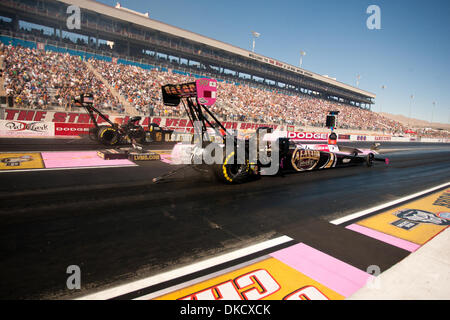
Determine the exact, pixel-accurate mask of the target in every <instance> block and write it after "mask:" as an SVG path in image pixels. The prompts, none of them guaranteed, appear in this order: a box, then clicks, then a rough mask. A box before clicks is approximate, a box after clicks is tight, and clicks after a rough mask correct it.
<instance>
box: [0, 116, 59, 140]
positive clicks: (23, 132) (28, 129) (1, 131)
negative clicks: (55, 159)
mask: <svg viewBox="0 0 450 320" xmlns="http://www.w3.org/2000/svg"><path fill="white" fill-rule="evenodd" d="M54 132H55V129H54V123H48V122H43V121H16V120H13V121H10V120H0V136H3V137H31V136H36V137H39V136H40V137H52V136H53V135H54Z"/></svg>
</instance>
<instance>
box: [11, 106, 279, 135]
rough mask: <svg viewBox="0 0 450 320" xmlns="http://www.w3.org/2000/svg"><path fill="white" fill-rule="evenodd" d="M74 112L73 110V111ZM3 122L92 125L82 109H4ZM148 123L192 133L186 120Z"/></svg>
mask: <svg viewBox="0 0 450 320" xmlns="http://www.w3.org/2000/svg"><path fill="white" fill-rule="evenodd" d="M74 110H75V109H74ZM105 116H106V117H107V118H108V119H109V120H111V121H112V122H114V123H118V124H123V123H126V122H127V121H128V120H129V119H130V117H129V116H113V115H105ZM4 119H5V120H16V121H43V122H53V123H73V124H92V121H91V119H90V117H89V115H88V114H87V113H86V112H85V111H84V110H83V109H81V108H80V109H77V110H76V112H75V111H73V112H57V111H42V110H41V111H36V110H20V109H13V108H6V109H5V112H4ZM96 121H97V122H98V124H100V125H101V124H105V123H106V121H105V120H103V119H102V118H101V117H99V116H98V115H96ZM150 123H156V124H158V125H159V126H161V127H165V128H168V129H171V130H177V131H182V132H191V131H193V130H192V128H193V125H192V123H191V122H190V121H189V119H187V118H172V117H142V120H141V121H140V125H142V126H144V127H146V126H148V125H149V124H150ZM222 125H223V126H224V127H225V128H226V129H233V130H256V129H257V128H259V127H270V128H273V129H274V130H276V129H279V126H278V125H275V124H264V123H253V122H238V121H223V122H222Z"/></svg>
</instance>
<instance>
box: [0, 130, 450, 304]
mask: <svg viewBox="0 0 450 320" xmlns="http://www.w3.org/2000/svg"><path fill="white" fill-rule="evenodd" d="M83 143H84V144H83ZM348 145H354V146H360V147H363V146H365V147H367V146H369V144H367V143H362V144H361V143H360V144H350V143H349V144H348ZM162 147H163V146H160V145H155V146H154V148H155V149H160V148H162ZM94 149H98V146H95V145H93V144H92V143H90V144H89V143H88V144H86V143H85V142H82V141H75V140H70V141H69V140H64V141H63V140H58V141H54V140H45V141H44V140H33V142H32V143H30V142H29V140H22V139H19V140H13V139H0V150H1V151H2V152H6V151H10V152H11V151H49V150H94ZM381 149H382V152H383V153H385V154H386V155H387V156H388V157H389V159H390V165H389V166H386V165H384V164H383V163H376V164H375V165H374V167H372V168H367V167H366V166H355V167H348V168H339V169H329V170H322V171H312V172H306V173H298V174H286V175H285V176H276V177H263V178H261V179H259V180H257V181H253V182H250V183H246V184H242V185H233V186H229V185H223V184H220V183H218V182H216V181H215V180H214V179H212V178H211V177H208V176H205V175H202V174H200V173H198V172H196V171H193V170H192V169H187V170H186V171H184V172H182V173H180V174H178V175H176V176H174V177H173V178H172V179H170V180H168V181H166V182H164V183H160V184H153V183H152V182H151V179H152V178H153V177H156V176H158V175H160V174H162V173H165V172H167V171H169V170H170V169H172V167H171V166H169V165H168V164H166V163H163V162H159V161H152V162H143V163H138V164H139V166H135V167H118V168H101V169H100V168H96V169H79V170H52V171H35V172H32V171H31V172H3V173H0V181H1V184H0V203H1V204H2V205H1V208H0V221H1V223H0V254H1V256H2V260H1V263H0V274H1V278H2V285H1V286H0V298H1V299H35V298H38V299H42V298H44V299H52V298H75V297H79V296H83V295H86V294H89V293H92V292H95V291H99V290H102V289H106V288H108V287H111V286H115V285H117V284H121V283H125V282H128V281H132V280H135V279H139V278H142V277H147V276H150V275H155V274H158V273H161V272H164V271H167V270H171V269H174V268H176V267H179V266H183V265H187V264H190V263H192V262H195V261H199V260H202V259H205V258H209V257H212V256H215V255H218V254H222V253H226V252H230V251H232V250H235V249H238V248H241V247H244V246H247V245H249V244H252V243H255V242H257V241H263V240H267V239H271V238H274V237H276V236H278V235H288V236H291V237H293V238H296V239H297V238H305V239H308V241H310V242H314V244H315V246H316V247H318V248H320V247H321V246H325V245H326V244H325V242H327V241H328V242H329V239H330V238H332V237H333V234H334V232H335V229H333V227H332V226H331V224H329V223H328V222H327V221H331V220H333V219H337V218H339V217H343V216H345V215H348V214H350V213H353V212H356V211H359V210H362V209H365V208H368V207H371V206H375V205H378V204H381V203H384V202H388V201H392V200H395V199H398V198H400V197H403V196H405V195H409V194H412V193H415V192H418V191H421V190H424V189H427V188H431V187H434V186H436V185H439V184H442V183H446V182H448V181H450V146H449V145H448V144H420V143H382V147H381ZM310 226H311V227H310ZM348 232H351V231H348ZM342 241H343V242H342V243H337V244H336V247H335V248H334V249H333V250H334V253H335V255H337V256H339V258H341V259H342V260H343V261H345V260H347V261H348V260H351V259H352V256H354V255H357V254H360V255H361V254H363V253H362V252H363V251H364V250H366V249H367V248H368V247H370V246H373V248H374V250H375V251H376V250H384V252H385V253H386V252H387V254H385V255H384V256H383V257H381V256H380V257H375V258H374V259H377V261H376V263H377V264H378V265H380V266H382V267H383V266H390V265H392V264H393V263H395V262H396V261H398V260H400V259H402V258H403V257H404V256H405V253H403V251H402V250H396V249H385V248H384V247H383V246H382V245H381V244H375V243H374V242H370V240H363V239H362V238H361V244H360V245H359V244H355V243H354V245H351V244H350V243H349V242H348V241H347V242H345V236H344V237H343V238H342ZM349 241H350V240H349ZM373 241H374V240H373ZM338 244H339V245H340V247H339V248H337V245H338ZM342 244H344V245H342ZM328 246H329V245H328ZM368 259H369V258H367V261H363V262H360V263H361V264H366V263H367V264H366V265H369V264H371V263H372V262H373V261H369V260H368ZM363 260H364V259H363ZM372 264H373V263H372ZM70 265H78V266H80V268H81V272H82V288H81V290H72V291H70V290H68V289H67V288H66V280H67V277H68V274H67V273H66V269H67V267H68V266H70ZM357 267H360V268H361V269H364V268H365V266H364V265H361V266H357Z"/></svg>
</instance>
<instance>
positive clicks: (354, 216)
mask: <svg viewBox="0 0 450 320" xmlns="http://www.w3.org/2000/svg"><path fill="white" fill-rule="evenodd" d="M449 185H450V182H447V183H444V184H441V185H438V186H436V187H433V188H430V189H427V190H423V191H420V192H417V193H414V194H411V195H409V196H406V197H403V198H400V199H397V200H394V201H390V202H386V203H383V204H380V205H378V206H375V207H372V208H369V209H366V210H363V211H359V212H355V213H352V214H349V215H348V216H345V217H342V218H339V219H335V220H333V221H330V223H332V224H335V225H339V224H343V223H345V222H347V221H350V220H353V219H357V218H361V217H363V216H365V215H368V214H370V213H372V212H374V211H378V210H381V209H384V208H387V207H390V206H393V205H396V204H398V203H401V202H403V201H407V200H410V199H413V198H417V197H420V196H421V195H424V194H426V193H429V192H433V191H435V190H438V189H441V188H445V187H447V186H449Z"/></svg>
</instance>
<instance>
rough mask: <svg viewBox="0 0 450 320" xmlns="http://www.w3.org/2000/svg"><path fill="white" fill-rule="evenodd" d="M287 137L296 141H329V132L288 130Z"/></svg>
mask: <svg viewBox="0 0 450 320" xmlns="http://www.w3.org/2000/svg"><path fill="white" fill-rule="evenodd" d="M287 137H288V138H290V139H292V140H294V141H295V140H304V141H328V133H324V132H288V133H287Z"/></svg>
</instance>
